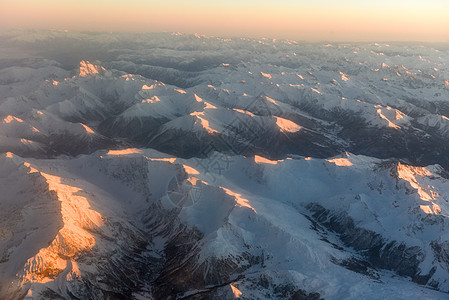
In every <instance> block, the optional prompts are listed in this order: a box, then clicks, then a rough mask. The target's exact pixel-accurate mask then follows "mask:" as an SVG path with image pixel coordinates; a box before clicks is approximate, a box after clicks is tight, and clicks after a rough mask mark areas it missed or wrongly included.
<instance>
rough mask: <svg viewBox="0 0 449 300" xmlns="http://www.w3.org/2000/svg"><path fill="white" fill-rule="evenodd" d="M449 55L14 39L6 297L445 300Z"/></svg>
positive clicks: (68, 37) (119, 39) (4, 182)
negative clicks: (422, 299) (417, 299)
mask: <svg viewBox="0 0 449 300" xmlns="http://www.w3.org/2000/svg"><path fill="white" fill-rule="evenodd" d="M448 61H449V50H448V48H447V47H446V48H444V45H430V44H420V45H419V44H405V43H401V44H399V43H390V44H389V45H387V44H377V43H360V44H341V43H340V44H328V43H316V44H310V43H301V42H295V41H288V40H267V39H263V40H254V39H245V38H241V39H237V38H234V39H221V38H215V37H206V36H200V35H180V34H140V35H124V34H109V33H67V32H59V31H36V32H34V31H33V32H30V31H18V32H9V33H3V34H1V35H0V120H1V121H0V122H1V125H0V152H1V153H0V174H1V176H0V182H1V184H0V208H1V210H0V298H2V299H23V298H25V299H233V298H241V299H321V298H323V299H379V298H386V299H412V298H421V297H424V298H431V299H446V298H447V297H448V293H449V234H448V233H447V232H448V228H449V227H448V225H449V224H448V221H449V220H448V214H449V203H448V199H449V181H448V180H449V173H448V171H449V157H448V153H449V66H448V64H447V62H448Z"/></svg>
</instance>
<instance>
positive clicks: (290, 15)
mask: <svg viewBox="0 0 449 300" xmlns="http://www.w3.org/2000/svg"><path fill="white" fill-rule="evenodd" d="M0 6H1V10H0V27H1V28H38V29H69V30H89V31H133V32H135V31H137V32H143V31H180V32H187V33H193V32H198V33H204V34H210V35H220V36H254V37H261V36H264V37H278V38H291V39H306V40H312V41H316V40H337V41H342V40H348V41H353V40H372V41H374V40H375V41H382V40H389V41H391V40H418V41H445V42H449V1H448V0H427V1H424V0H420V1H418V0H408V1H405V0H395V1H393V0H391V1H386V0H377V1H372V0H365V1H363V0H359V1H356V0H346V1H334V0H314V1H300V0H296V1H294V0H277V1H272V0H270V1H268V0H260V1H255V0H247V1H237V0H228V1H222V2H218V1H217V2H212V1H205V0H190V1H185V0H183V1H181V0H177V1H152V0H146V1H144V0H128V1H117V0H115V1H114V0H109V1H106V0H97V1H86V0H78V1H74V0H63V1H54V0H40V1H35V0H14V1H6V0H0Z"/></svg>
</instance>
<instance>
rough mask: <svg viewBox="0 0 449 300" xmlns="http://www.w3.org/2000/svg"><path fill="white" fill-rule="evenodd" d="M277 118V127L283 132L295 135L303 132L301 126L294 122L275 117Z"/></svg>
mask: <svg viewBox="0 0 449 300" xmlns="http://www.w3.org/2000/svg"><path fill="white" fill-rule="evenodd" d="M275 118H276V125H277V126H278V127H279V128H280V129H281V131H283V132H289V133H295V132H298V131H299V130H301V126H299V125H298V124H296V123H295V122H292V121H290V120H287V119H284V118H280V117H275Z"/></svg>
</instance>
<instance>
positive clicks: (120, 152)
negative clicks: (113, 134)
mask: <svg viewBox="0 0 449 300" xmlns="http://www.w3.org/2000/svg"><path fill="white" fill-rule="evenodd" d="M141 153H143V151H142V150H139V149H136V148H129V149H123V150H109V151H108V153H106V154H107V155H129V154H141Z"/></svg>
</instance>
